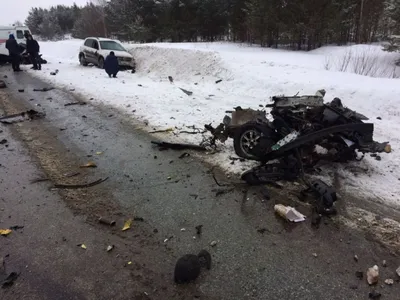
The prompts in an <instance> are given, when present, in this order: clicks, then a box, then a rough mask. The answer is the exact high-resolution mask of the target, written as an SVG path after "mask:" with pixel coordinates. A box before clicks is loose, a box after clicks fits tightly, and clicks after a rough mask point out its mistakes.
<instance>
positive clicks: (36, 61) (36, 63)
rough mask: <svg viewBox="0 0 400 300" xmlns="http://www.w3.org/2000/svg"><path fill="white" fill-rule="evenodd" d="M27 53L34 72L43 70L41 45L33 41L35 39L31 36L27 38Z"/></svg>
mask: <svg viewBox="0 0 400 300" xmlns="http://www.w3.org/2000/svg"><path fill="white" fill-rule="evenodd" d="M26 52H28V53H29V56H30V58H31V61H32V64H33V69H34V70H41V69H42V65H41V64H40V57H39V52H40V47H39V43H38V42H37V41H36V40H34V39H33V37H32V36H31V35H30V34H29V35H27V36H26Z"/></svg>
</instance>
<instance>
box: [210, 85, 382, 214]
mask: <svg viewBox="0 0 400 300" xmlns="http://www.w3.org/2000/svg"><path fill="white" fill-rule="evenodd" d="M324 96H325V90H319V91H318V92H317V93H316V94H315V95H306V96H297V95H296V96H274V97H272V103H271V104H267V105H265V106H264V107H265V108H270V109H271V110H270V112H269V114H270V118H267V112H266V110H265V109H263V110H253V109H242V108H241V107H236V108H235V111H230V113H232V117H229V116H227V115H226V116H225V117H224V119H223V122H222V123H221V124H220V125H219V126H218V127H216V128H214V127H212V126H211V124H210V125H205V129H206V130H208V131H210V132H211V134H212V136H213V137H212V141H211V142H212V143H214V144H215V141H216V140H219V141H222V142H225V141H226V140H227V139H228V138H233V145H234V149H235V152H236V154H237V155H238V156H239V157H241V158H243V159H249V160H255V161H260V162H261V165H259V166H257V167H255V168H253V169H251V170H249V171H246V172H245V173H243V174H242V177H241V178H242V180H244V181H246V182H247V183H248V184H251V185H259V184H265V183H271V182H275V181H278V180H295V179H297V178H299V177H301V178H302V179H304V181H305V182H306V184H307V185H308V187H309V189H308V191H312V192H314V193H315V194H316V195H317V197H319V198H320V200H321V203H322V206H323V207H324V208H325V209H329V208H331V207H332V205H333V202H334V201H336V194H335V192H334V190H333V189H332V187H330V186H328V185H327V184H326V183H324V182H323V181H321V180H318V181H316V182H313V183H309V182H308V181H307V180H306V179H305V178H304V173H305V172H307V171H308V170H312V169H313V167H314V166H315V165H316V164H317V163H318V162H319V161H321V160H324V161H331V162H348V161H354V160H361V159H362V158H363V156H364V154H365V153H368V152H369V153H380V152H390V145H389V143H388V142H384V143H378V142H376V141H374V140H373V131H374V124H372V123H364V121H366V120H368V118H367V117H365V116H364V115H362V114H360V113H357V112H355V111H353V110H350V109H349V108H347V107H345V106H344V105H343V103H342V101H341V100H340V99H339V98H334V99H333V100H332V101H331V102H329V103H324ZM359 153H361V156H360V157H359Z"/></svg>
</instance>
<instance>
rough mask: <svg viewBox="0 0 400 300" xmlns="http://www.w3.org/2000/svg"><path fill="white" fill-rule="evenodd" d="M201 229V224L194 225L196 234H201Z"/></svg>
mask: <svg viewBox="0 0 400 300" xmlns="http://www.w3.org/2000/svg"><path fill="white" fill-rule="evenodd" d="M202 230H203V225H197V226H196V234H197V235H201V233H202Z"/></svg>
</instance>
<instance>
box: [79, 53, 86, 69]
mask: <svg viewBox="0 0 400 300" xmlns="http://www.w3.org/2000/svg"><path fill="white" fill-rule="evenodd" d="M79 63H80V64H81V66H84V67H86V66H87V65H88V63H87V61H86V58H85V55H84V54H83V53H81V55H79Z"/></svg>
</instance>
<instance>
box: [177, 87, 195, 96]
mask: <svg viewBox="0 0 400 300" xmlns="http://www.w3.org/2000/svg"><path fill="white" fill-rule="evenodd" d="M179 89H180V90H181V91H182V92H184V93H185V94H186V95H188V96H191V95H193V92H191V91H188V90H185V89H183V88H179Z"/></svg>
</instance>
